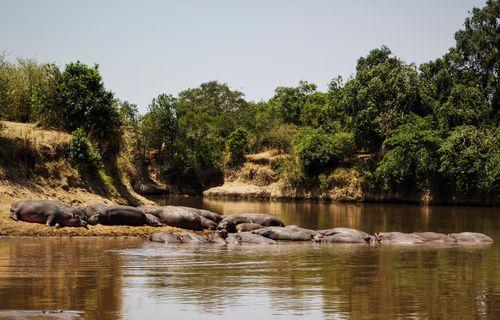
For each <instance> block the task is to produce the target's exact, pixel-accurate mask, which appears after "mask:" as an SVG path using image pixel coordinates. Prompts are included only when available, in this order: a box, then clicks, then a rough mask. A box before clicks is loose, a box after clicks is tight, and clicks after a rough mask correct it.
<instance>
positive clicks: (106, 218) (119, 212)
mask: <svg viewBox="0 0 500 320" xmlns="http://www.w3.org/2000/svg"><path fill="white" fill-rule="evenodd" d="M88 222H89V223H90V224H92V225H96V224H98V223H99V224H103V225H110V226H115V225H124V226H143V225H147V224H148V220H147V218H146V215H145V214H144V212H142V211H141V210H139V209H137V208H134V207H129V206H121V205H110V206H106V207H104V208H102V209H100V210H98V211H97V213H96V214H94V215H93V216H91V217H90V218H89V219H88Z"/></svg>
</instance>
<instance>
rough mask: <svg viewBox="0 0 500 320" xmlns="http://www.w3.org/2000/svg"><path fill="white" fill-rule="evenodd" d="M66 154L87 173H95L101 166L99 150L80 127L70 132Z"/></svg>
mask: <svg viewBox="0 0 500 320" xmlns="http://www.w3.org/2000/svg"><path fill="white" fill-rule="evenodd" d="M68 154H69V159H70V160H71V161H72V162H73V164H74V165H75V166H76V167H77V168H78V169H79V170H83V171H86V172H87V173H93V174H96V173H97V172H98V171H99V170H100V169H101V168H102V166H103V164H102V158H101V155H100V154H99V151H98V150H97V149H96V148H95V147H94V146H93V145H92V143H91V142H90V141H89V140H88V139H87V137H86V136H85V132H84V131H83V130H82V129H77V130H75V131H73V133H72V134H71V140H70V142H69V146H68Z"/></svg>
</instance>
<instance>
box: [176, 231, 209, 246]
mask: <svg viewBox="0 0 500 320" xmlns="http://www.w3.org/2000/svg"><path fill="white" fill-rule="evenodd" d="M173 234H174V235H176V236H179V237H180V239H181V243H189V244H206V243H209V240H208V237H207V236H206V235H203V234H197V233H194V232H174V233H173Z"/></svg>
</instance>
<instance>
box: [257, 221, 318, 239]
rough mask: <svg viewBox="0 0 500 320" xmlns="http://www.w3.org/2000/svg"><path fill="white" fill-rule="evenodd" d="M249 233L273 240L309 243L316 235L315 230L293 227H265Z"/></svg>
mask: <svg viewBox="0 0 500 320" xmlns="http://www.w3.org/2000/svg"><path fill="white" fill-rule="evenodd" d="M251 232H252V233H254V234H258V235H261V236H263V237H266V238H269V239H273V240H289V241H311V240H312V239H313V237H314V236H315V235H316V234H317V232H316V231H315V230H310V229H304V228H300V227H297V226H295V225H292V226H287V227H265V228H262V229H257V230H253V231H251Z"/></svg>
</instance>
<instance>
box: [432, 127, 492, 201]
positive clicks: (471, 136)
mask: <svg viewBox="0 0 500 320" xmlns="http://www.w3.org/2000/svg"><path fill="white" fill-rule="evenodd" d="M499 145H500V134H499V129H498V128H491V129H478V128H476V127H474V126H460V127H457V128H456V129H455V130H453V131H452V132H451V133H450V135H449V137H448V138H446V140H445V141H444V142H443V144H442V145H441V148H440V149H439V155H440V161H441V166H440V168H439V172H440V174H442V175H443V176H444V178H446V180H447V181H448V182H449V184H450V186H451V189H452V190H454V193H455V194H459V195H460V194H477V193H493V194H494V193H495V192H498V191H499V184H500V149H499V148H498V146H499Z"/></svg>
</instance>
